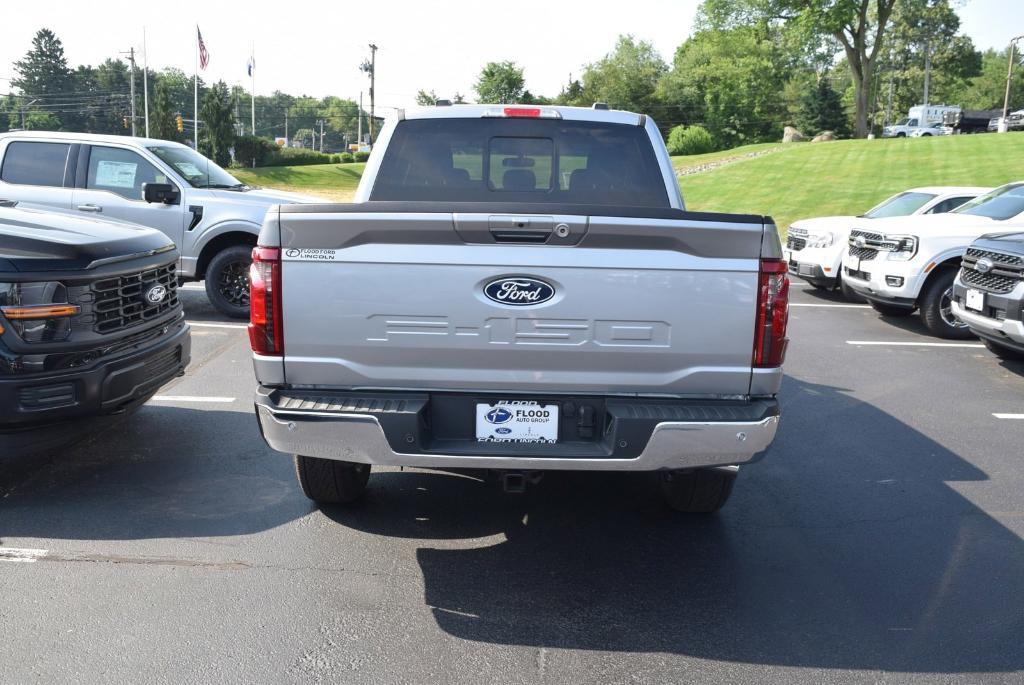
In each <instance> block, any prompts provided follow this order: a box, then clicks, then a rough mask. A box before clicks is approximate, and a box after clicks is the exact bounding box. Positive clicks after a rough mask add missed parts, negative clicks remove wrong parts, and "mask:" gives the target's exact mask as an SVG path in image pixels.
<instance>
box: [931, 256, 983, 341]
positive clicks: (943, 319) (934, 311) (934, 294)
mask: <svg viewBox="0 0 1024 685" xmlns="http://www.w3.org/2000/svg"><path fill="white" fill-rule="evenodd" d="M954 279H956V271H955V270H954V269H946V270H944V271H943V272H942V273H940V274H938V275H937V276H936V277H935V278H934V279H932V281H931V283H929V284H928V285H927V286H926V287H925V291H924V293H923V294H922V295H921V300H920V302H921V321H922V322H924V325H925V328H927V329H928V330H929V332H931V333H932V335H936V336H938V337H940V338H947V339H949V340H966V339H968V338H973V337H974V334H973V333H971V329H970V328H968V327H967V324H965V323H964V322H962V321H960V320H959V319H957V318H956V317H955V316H954V315H953V309H952V303H953V281H954Z"/></svg>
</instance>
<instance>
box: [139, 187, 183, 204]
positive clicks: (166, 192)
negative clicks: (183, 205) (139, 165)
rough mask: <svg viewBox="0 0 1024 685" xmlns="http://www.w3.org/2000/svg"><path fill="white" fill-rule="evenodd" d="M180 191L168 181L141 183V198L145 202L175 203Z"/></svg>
mask: <svg viewBox="0 0 1024 685" xmlns="http://www.w3.org/2000/svg"><path fill="white" fill-rule="evenodd" d="M180 197H181V193H179V192H178V189H177V188H175V187H174V186H173V185H171V184H170V183H143V184H142V199H143V200H145V201H146V202H160V203H162V204H165V205H176V204H178V199H179V198H180Z"/></svg>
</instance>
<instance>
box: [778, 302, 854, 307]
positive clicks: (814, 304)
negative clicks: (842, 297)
mask: <svg viewBox="0 0 1024 685" xmlns="http://www.w3.org/2000/svg"><path fill="white" fill-rule="evenodd" d="M789 306H790V307H834V308H837V309H871V305H869V304H824V303H819V302H790V303H789Z"/></svg>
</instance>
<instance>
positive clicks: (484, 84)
mask: <svg viewBox="0 0 1024 685" xmlns="http://www.w3.org/2000/svg"><path fill="white" fill-rule="evenodd" d="M473 89H474V90H475V91H476V98H477V102H481V103H488V104H506V105H509V104H516V103H519V102H522V98H523V93H524V92H525V91H526V79H525V78H523V70H522V69H521V68H519V67H518V66H516V63H515V62H488V63H487V64H486V65H484V68H483V69H482V70H481V71H480V76H479V77H478V78H477V80H476V84H475V85H474V86H473Z"/></svg>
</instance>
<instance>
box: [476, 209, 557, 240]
mask: <svg viewBox="0 0 1024 685" xmlns="http://www.w3.org/2000/svg"><path fill="white" fill-rule="evenodd" d="M488 223H489V228H490V230H491V237H493V238H494V242H496V243H546V242H547V241H548V238H550V237H551V219H550V218H546V219H545V220H544V221H536V222H533V221H531V219H530V217H525V216H524V217H501V218H498V217H491V220H490V221H489V222H488Z"/></svg>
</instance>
